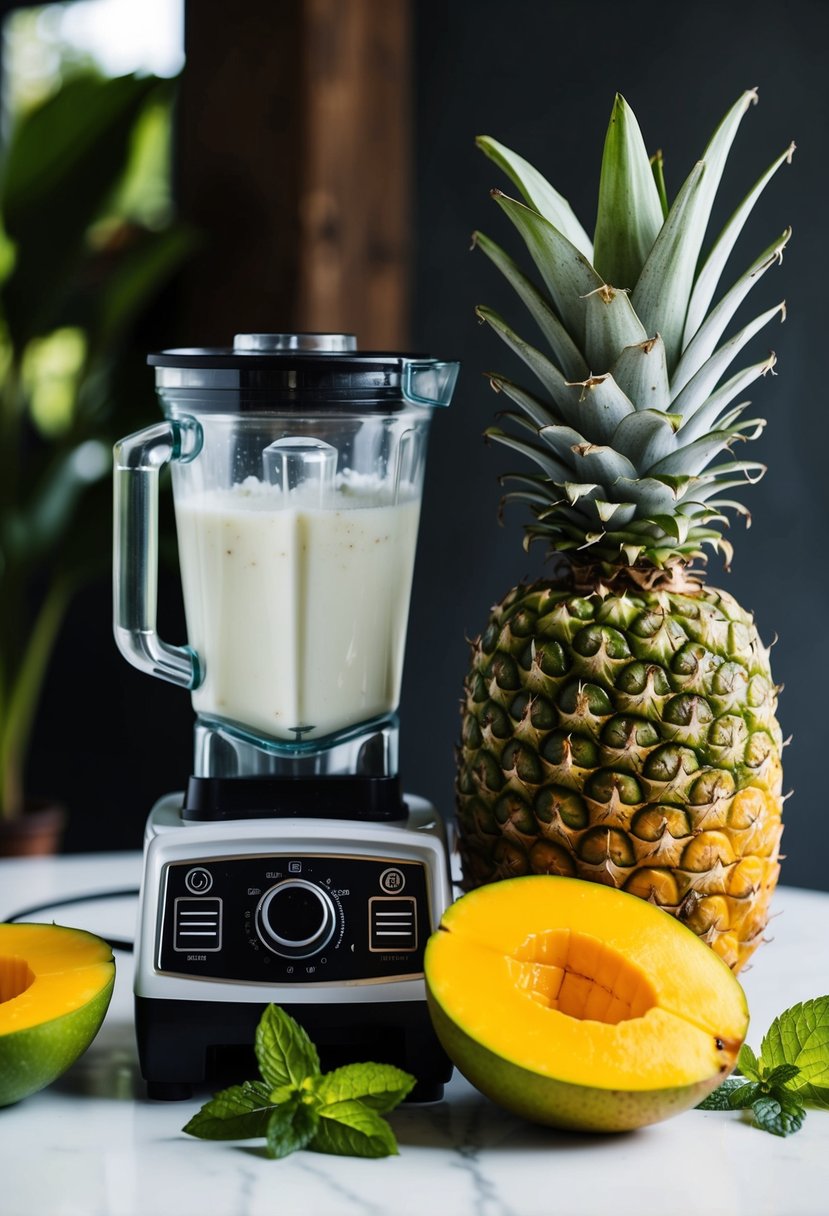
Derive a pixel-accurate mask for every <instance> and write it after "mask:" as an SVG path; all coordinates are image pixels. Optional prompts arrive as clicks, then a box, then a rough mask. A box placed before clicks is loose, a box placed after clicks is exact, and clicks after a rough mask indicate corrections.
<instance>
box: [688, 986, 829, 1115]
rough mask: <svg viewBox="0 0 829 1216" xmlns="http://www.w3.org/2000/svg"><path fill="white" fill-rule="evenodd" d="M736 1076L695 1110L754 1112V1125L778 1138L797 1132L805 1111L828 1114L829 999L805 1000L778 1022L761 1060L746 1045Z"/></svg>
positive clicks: (771, 1029) (763, 1046)
mask: <svg viewBox="0 0 829 1216" xmlns="http://www.w3.org/2000/svg"><path fill="white" fill-rule="evenodd" d="M737 1074H738V1075H735V1076H733V1077H728V1078H727V1080H725V1081H724V1082H723V1083H722V1085H720V1086H719V1088H718V1089H715V1090H714V1092H713V1093H711V1094H709V1095H708V1097H707V1098H706V1099H705V1101H704V1102H700V1104H699V1106H698V1107H697V1109H698V1110H747V1109H749V1108H750V1109H751V1111H752V1114H753V1125H754V1126H755V1127H759V1128H761V1129H762V1130H763V1131H767V1132H771V1133H772V1135H774V1136H790V1135H792V1134H793V1133H794V1132H797V1131H799V1130H800V1128H801V1127H802V1126H803V1120H804V1119H805V1118H806V1107H807V1106H817V1107H823V1108H824V1109H829V996H821V997H815V999H814V1000H811V1001H802V1002H801V1003H800V1004H798V1005H792V1007H791V1008H790V1009H786V1010H784V1011H783V1013H781V1014H780V1015H779V1016H778V1017H776V1018H775V1019H774V1021H773V1022H772V1024H771V1026H770V1027H769V1029H768V1031H767V1032H766V1035H765V1037H764V1038H763V1041H762V1044H761V1046H760V1055H759V1058H758V1057H757V1056H756V1055H755V1054H754V1052H753V1051H752V1049H751V1048H750V1047H749V1046H748V1044H747V1043H744V1044H743V1046H742V1047H741V1048H740V1054H739V1056H738V1057H737Z"/></svg>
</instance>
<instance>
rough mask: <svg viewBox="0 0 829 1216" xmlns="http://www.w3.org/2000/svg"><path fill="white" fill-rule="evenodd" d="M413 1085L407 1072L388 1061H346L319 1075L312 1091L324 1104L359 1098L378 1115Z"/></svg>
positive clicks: (400, 1099)
mask: <svg viewBox="0 0 829 1216" xmlns="http://www.w3.org/2000/svg"><path fill="white" fill-rule="evenodd" d="M414 1085H415V1078H414V1077H413V1076H412V1075H411V1073H408V1072H404V1071H403V1070H402V1069H401V1068H395V1067H394V1066H393V1065H392V1064H374V1063H367V1064H346V1065H344V1066H343V1067H342V1068H335V1069H334V1071H333V1072H328V1073H326V1074H325V1076H323V1077H320V1079H319V1080H318V1081H317V1083H316V1084H315V1086H314V1090H313V1092H314V1097H315V1098H316V1099H317V1100H318V1101H319V1102H321V1103H322V1105H323V1106H324V1107H325V1106H328V1105H330V1104H332V1103H335V1102H345V1101H349V1100H351V1099H352V1098H359V1099H360V1101H361V1102H362V1103H363V1105H364V1106H368V1107H370V1108H371V1109H372V1110H376V1111H379V1112H380V1113H381V1114H382V1113H384V1112H386V1111H390V1110H393V1109H394V1107H395V1106H397V1105H398V1104H399V1103H400V1102H402V1101H403V1099H404V1098H405V1097H406V1096H407V1094H409V1093H411V1091H412V1089H413V1088H414Z"/></svg>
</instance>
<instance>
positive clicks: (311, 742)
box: [113, 334, 458, 1090]
mask: <svg viewBox="0 0 829 1216" xmlns="http://www.w3.org/2000/svg"><path fill="white" fill-rule="evenodd" d="M148 362H149V364H150V365H151V366H152V367H153V368H154V369H155V380H156V389H157V393H158V397H159V401H160V404H161V407H162V410H163V414H164V419H163V421H161V422H159V423H157V424H156V425H153V426H150V427H147V428H146V429H144V430H142V431H140V432H138V433H137V434H134V435H130V436H128V437H126V438H125V439H122V440H121V441H120V442H119V443H118V444H116V446H115V453H114V454H115V467H114V494H115V498H114V529H115V531H114V569H113V590H114V600H113V610H114V622H113V624H114V634H115V640H116V643H117V646H118V648H119V650H120V651H121V653H122V654H123V655H124V657H125V658H126V659H127V660H128V661H129V662H130V663H132V664H133V665H134V666H136V667H138V668H140V669H141V670H143V671H146V672H148V673H149V674H151V675H154V676H158V677H160V678H162V679H165V680H168V681H170V682H171V683H173V684H176V685H179V686H181V687H183V688H187V689H189V690H190V695H191V698H192V705H193V709H194V711H195V714H196V722H195V748H194V764H193V771H192V775H191V777H190V779H189V781H188V784H187V789H186V791H184V792H183V793H175V794H172V795H166V796H165V797H163V798H161V799H160V800H159V802H158V803H157V804H156V806H155V807H154V808H153V810H152V812H151V814H150V817H149V820H148V824H147V830H146V834H145V850H144V853H145V856H144V879H143V883H142V900H141V910H140V913H139V919H140V928H139V934H138V937H139V947H138V951H137V962H136V1001H137V1015H138V1035H139V1056H140V1058H141V1061H142V1069H143V1071H144V1075H145V1077H146V1078H147V1079H148V1082H150V1084H151V1085H152V1086H154V1087H155V1089H156V1090H158V1089H164V1088H165V1086H166V1087H168V1086H169V1085H170V1084H173V1083H175V1084H176V1085H180V1084H185V1085H186V1084H187V1083H190V1082H198V1081H199V1080H201V1079H203V1077H204V1062H203V1059H202V1057H203V1056H204V1055H205V1053H206V1052H207V1050H208V1047H209V1048H211V1049H213V1048H215V1046H216V1041H215V1033H216V1032H215V1027H212V1018H211V1016H210V1012H209V1011H210V1010H211V1009H216V1008H219V1007H221V1009H222V1015H221V1025H222V1032H221V1035H222V1037H223V1038H225V1039H227V1038H228V1036H229V1037H230V1040H231V1041H233V1042H242V1041H249V1040H246V1039H245V1036H246V1035H248V1034H249V1032H251V1025H250V1019H251V1016H252V1011H253V1010H254V1009H255V1008H256V1007H257V1004H258V1006H259V1008H260V1009H261V1007H262V1006H263V1005H264V1004H265V1003H267V1002H269V1001H279V1002H280V1003H283V1004H288V1005H290V1006H292V1007H294V1008H297V1009H300V1010H304V1011H305V1014H304V1018H305V1022H306V1024H307V1025H309V1028H310V1027H313V1028H314V1029H315V1031H316V1032H317V1033H322V1034H323V1036H324V1027H323V1026H321V1025H320V1023H319V1017H318V1015H319V1011H320V1008H321V1007H322V1006H323V1005H325V1004H327V1005H328V1006H329V1007H333V1008H334V1009H335V1010H337V1011H338V1012H337V1015H336V1019H335V1020H336V1024H337V1025H339V1026H340V1027H342V1026H344V1025H345V1024H346V1023H350V1024H351V1028H352V1030H353V1029H354V1026H355V1024H356V1023H360V1024H362V1025H364V1026H365V1025H368V1023H369V1022H372V1019H371V1018H370V1017H368V1014H367V1010H368V1009H369V1006H370V1003H371V1002H372V999H375V1000H379V1002H380V1004H381V1006H383V1007H384V1008H385V1011H386V1014H389V1013H390V1012H391V1011H392V1008H393V1006H396V1005H397V1004H398V1003H400V1002H402V1003H403V1004H404V1005H405V1004H407V1005H408V1008H407V1010H406V1016H405V1017H403V1016H402V1013H401V1016H400V1018H399V1019H398V1021H402V1022H404V1023H405V1024H406V1025H407V1026H409V1031H407V1032H406V1033H407V1034H408V1035H409V1037H411V1033H414V1031H413V1030H412V1025H414V1024H416V1037H418V1042H419V1043H420V1046H419V1048H418V1052H419V1054H420V1055H421V1056H423V1053H424V1047H423V1042H422V1040H423V1036H424V1035H425V1034H427V1030H428V1027H427V1026H426V1023H424V1021H423V1019H424V1017H425V994H424V992H423V990H422V967H421V964H422V950H423V946H424V945H425V939H426V937H427V936H428V932H429V926H431V925H436V924H437V921H438V920H439V917H440V914H441V913H442V911H443V908H444V907H445V906H446V904H447V903H448V902H449V898H450V894H449V893H450V884H449V878H448V859H447V855H446V847H445V840H444V839H443V825H442V820H441V817H440V816H439V815H437V814H436V813H435V811H434V808H432V807H430V806H429V804H428V803H426V802H425V800H423V799H420V798H418V797H417V796H415V795H411V794H408V793H407V794H405V795H404V794H403V793H402V791H401V789H400V781H399V774H398V758H397V736H398V721H397V713H396V711H397V707H398V703H399V698H400V687H401V677H402V670H403V656H404V649H405V636H406V624H407V618H408V611H409V598H410V591H411V584H412V576H413V570H414V564H415V551H416V546H417V532H418V522H419V514H420V503H421V496H422V491H423V479H424V470H425V461H426V450H427V439H428V432H429V425H430V422H431V418H432V414H433V411H434V409H435V408H436V407H441V406H446V405H448V404H449V401H450V399H451V396H452V392H453V389H454V385H455V381H456V378H457V374H458V364H457V363H447V362H442V361H439V360H436V359H434V358H431V357H426V356H419V355H405V354H398V353H394V352H372V351H358V350H357V345H356V341H355V339H354V337H353V336H352V335H348V334H239V335H237V336H236V337H235V339H234V342H233V346H232V347H228V348H188V349H174V350H164V351H161V352H159V353H156V354H152V355H150V356H149V358H148ZM168 465H169V467H170V470H171V474H172V486H173V504H174V510H175V520H176V531H177V537H178V549H179V562H180V567H181V579H182V592H183V600H184V611H185V620H186V631H187V641H186V643H185V644H171V643H169V642H167V641H165V640H163V639H162V638H161V637H160V636H159V634H158V631H157V628H156V616H157V581H158V491H159V475H160V472H161V470H162V469H163V468H164V467H165V466H168ZM335 825H336V826H335ZM300 874H301V875H302V877H298V876H299V875H300ZM384 875H385V877H384ZM404 888H405V889H406V892H407V893H406V895H403V894H402V892H403V890H404ZM245 893H246V894H245ZM378 900H380V901H381V903H382V902H383V901H385V903H384V905H383V906H384V910H382V911H381V910H380V909H379V905H377V901H378ZM372 909H374V910H373V911H372ZM390 916H391V917H394V916H398V917H402V921H401V923H402V924H403V925H404V929H403V930H401V931H400V932H398V933H396V934H395V932H393V931H392V930H390V928H389V924H390V923H391V922H389V921H388V920H385V921H383V920H382V917H386V918H388V917H390ZM188 917H190V918H193V917H200V918H201V920H199V921H198V922H195V921H193V922H192V923H193V924H196V923H197V924H199V925H201V926H202V928H201V929H198V930H197V929H194V928H192V927H191V928H190V929H188V928H187V925H188V923H190V922H189V921H188V920H187V918H188ZM373 917H374V919H372V918H373ZM377 917H380V918H381V919H379V920H378V919H377ZM395 923H396V922H395ZM383 924H385V925H386V929H385V931H384V930H383V929H382V927H378V926H382V925H383ZM407 935H408V936H407ZM197 938H199V940H197ZM196 947H199V948H196ZM298 958H302V959H304V960H308V959H311V960H312V961H311V962H307V961H306V962H304V963H303V964H302V966H301V967H297V965H296V960H297V959H298ZM236 981H238V983H237V982H236ZM389 984H392V985H394V986H395V987H394V991H393V992H392V994H391V995H390V992H391V990H390V989H389V988H388V985H389ZM274 985H276V987H274ZM355 993H357V995H356V996H355ZM393 997H394V1000H393V999H392V998H393ZM193 1001H198V1002H199V1018H198V1021H199V1025H200V1026H201V1027H202V1029H201V1030H200V1031H194V1030H193V1021H192V1018H191V1017H185V1016H184V1015H185V1012H186V1011H185V1008H184V1007H185V1006H187V1005H190V1004H192V1002H193ZM170 1003H172V1008H171V1007H170ZM231 1005H232V1006H233V1007H234V1008H235V1009H236V1011H237V1014H238V1017H237V1019H236V1022H235V1023H233V1018H229V1013H228V1007H229V1006H231ZM343 1006H348V1007H349V1009H350V1010H351V1011H352V1016H350V1017H344V1009H343ZM308 1009H311V1010H316V1014H317V1016H312V1014H309V1013H308ZM354 1011H356V1012H354ZM178 1015H182V1021H181V1024H180V1025H179V1017H178ZM412 1015H414V1023H412ZM367 1018H368V1021H367V1020H366V1019H367ZM231 1023H233V1025H235V1026H236V1029H235V1031H234V1030H233V1029H232V1027H231ZM410 1023H412V1025H410ZM372 1024H373V1022H372ZM375 1031H376V1027H375ZM373 1033H374V1032H373ZM234 1034H236V1035H237V1038H234ZM211 1035H213V1037H212V1038H211V1037H210V1036H211ZM404 1037H405V1036H404ZM431 1050H432V1048H431V1046H430V1047H429V1049H428V1050H426V1053H425V1056H423V1058H424V1059H425V1060H428V1059H429V1058H430V1051H431ZM194 1053H195V1054H194ZM404 1054H405V1053H404ZM433 1054H434V1053H433ZM392 1056H394V1058H395V1059H397V1060H398V1062H399V1061H400V1059H401V1056H400V1053H399V1052H398V1053H396V1054H395V1053H394V1052H392V1053H391V1055H390V1058H391V1057H392ZM435 1059H437V1057H436V1056H435ZM436 1067H437V1068H438V1071H440V1068H442V1067H443V1063H442V1062H441V1063H440V1064H439V1065H436ZM427 1071H428V1069H427ZM433 1071H434V1069H433ZM432 1080H434V1077H432ZM427 1082H428V1078H426V1079H425V1080H424V1084H427ZM427 1087H428V1085H427Z"/></svg>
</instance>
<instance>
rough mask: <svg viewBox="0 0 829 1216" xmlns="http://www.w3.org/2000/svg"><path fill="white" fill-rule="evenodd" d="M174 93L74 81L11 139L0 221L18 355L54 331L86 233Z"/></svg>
mask: <svg viewBox="0 0 829 1216" xmlns="http://www.w3.org/2000/svg"><path fill="white" fill-rule="evenodd" d="M170 88H171V83H170V82H169V81H160V80H159V79H158V78H157V77H153V76H147V77H138V76H134V75H129V76H119V77H115V78H109V79H105V78H101V77H99V76H96V75H92V74H83V75H78V76H76V77H73V78H72V79H71V80H68V81H67V82H66V83H65V84H64V85H62V86H61V88H60V89H58V90H57V92H56V93H54V94H53V95H52V96H51V97H50V98H48V99H47V100H46V101H45V102H44V103H43V104H42V105H40V106H38V107H37V108H36V109H35V110H33V111H31V112H30V113H29V114H27V115H26V117H25V118H24V119H23V120H22V121H21V122H20V123H19V125H18V127H17V129H16V130H15V131H14V132H13V133H12V136H11V139H10V142H9V148H8V152H7V154H6V158H5V162H4V166H3V171H2V176H0V213H2V215H3V222H4V226H5V229H6V232H7V234H8V236H9V238H10V239H11V240H12V242H13V243H14V245H15V252H16V257H15V264H14V269H13V270H12V272H11V274H10V275H9V277H8V278H7V280H6V281H5V283H4V284H3V287H2V300H3V306H4V312H5V316H6V322H7V325H8V328H9V332H10V334H11V337H12V340H13V342H14V343H15V345H16V346H17V347H18V348H21V347H22V345H23V344H24V342H25V341H26V340H27V339H28V338H29V337H31V336H32V335H34V334H38V333H43V332H46V331H48V330H50V329H53V328H55V325H56V316H57V314H58V313H59V310H60V307H61V304H62V302H63V300H64V297H65V294H66V291H67V289H68V280H69V276H70V275H71V274H72V273H73V272H74V271H75V270H76V269H77V267H78V265H79V264H80V262H81V260H82V259H83V258H84V256H85V253H86V237H87V233H88V230H89V227H90V224H91V223H92V222H93V221H94V220H95V219H97V218H98V217H99V215H100V214H101V212H102V210H103V208H104V206H105V204H106V202H107V199H108V197H109V196H110V195H111V193H112V191H113V190H114V188H115V186H116V184H117V182H118V180H119V177H120V175H121V174H122V173H123V171H124V169H125V167H126V164H127V161H128V157H129V152H130V135H131V133H132V130H133V128H134V125H135V122H136V119H137V118H138V115H139V114H140V113H141V112H142V110H143V108H144V106H145V105H146V104H147V103H148V100H149V99H150V98H151V97H152V96H153V95H158V92H159V91H164V92H165V93H168V92H169V90H170ZM44 148H48V149H49V155H48V156H44V152H43V149H44ZM56 200H59V202H58V203H57V204H56Z"/></svg>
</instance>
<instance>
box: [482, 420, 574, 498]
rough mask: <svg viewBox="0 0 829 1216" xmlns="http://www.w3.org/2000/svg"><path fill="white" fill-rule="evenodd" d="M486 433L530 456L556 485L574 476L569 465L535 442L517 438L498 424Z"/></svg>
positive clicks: (495, 439)
mask: <svg viewBox="0 0 829 1216" xmlns="http://www.w3.org/2000/svg"><path fill="white" fill-rule="evenodd" d="M484 434H485V435H486V437H487V439H492V440H494V442H495V443H500V444H503V446H504V447H507V448H512V449H513V451H515V452H520V453H521V455H522V456H526V457H528V459H530V460H531V461H533V463H534V464H536V465H538V467H539V468H540V469H541V471H542V473H544V475H545V477H548V478H549V479H550V480H551V481H552V482H553V484H555V485H563V484H564V482H565V481H566V480H567V479H568V478H569V477H572V470H571V469H568V467H567V465H565V464H563V463H562V462H561V461H560V460H556V459H555V457H553V456H551V455H550V453H549V452H544V451H542V450H541V448H538V447H536V446H535V444H533V443H525V442H524V440H523V439H516V437H515V436H514V435H508V434H507V432H506V431H504V430H502V429H501V428H500V427H497V426H491V427H488V428H487V430H486V431H485V432H484Z"/></svg>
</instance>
